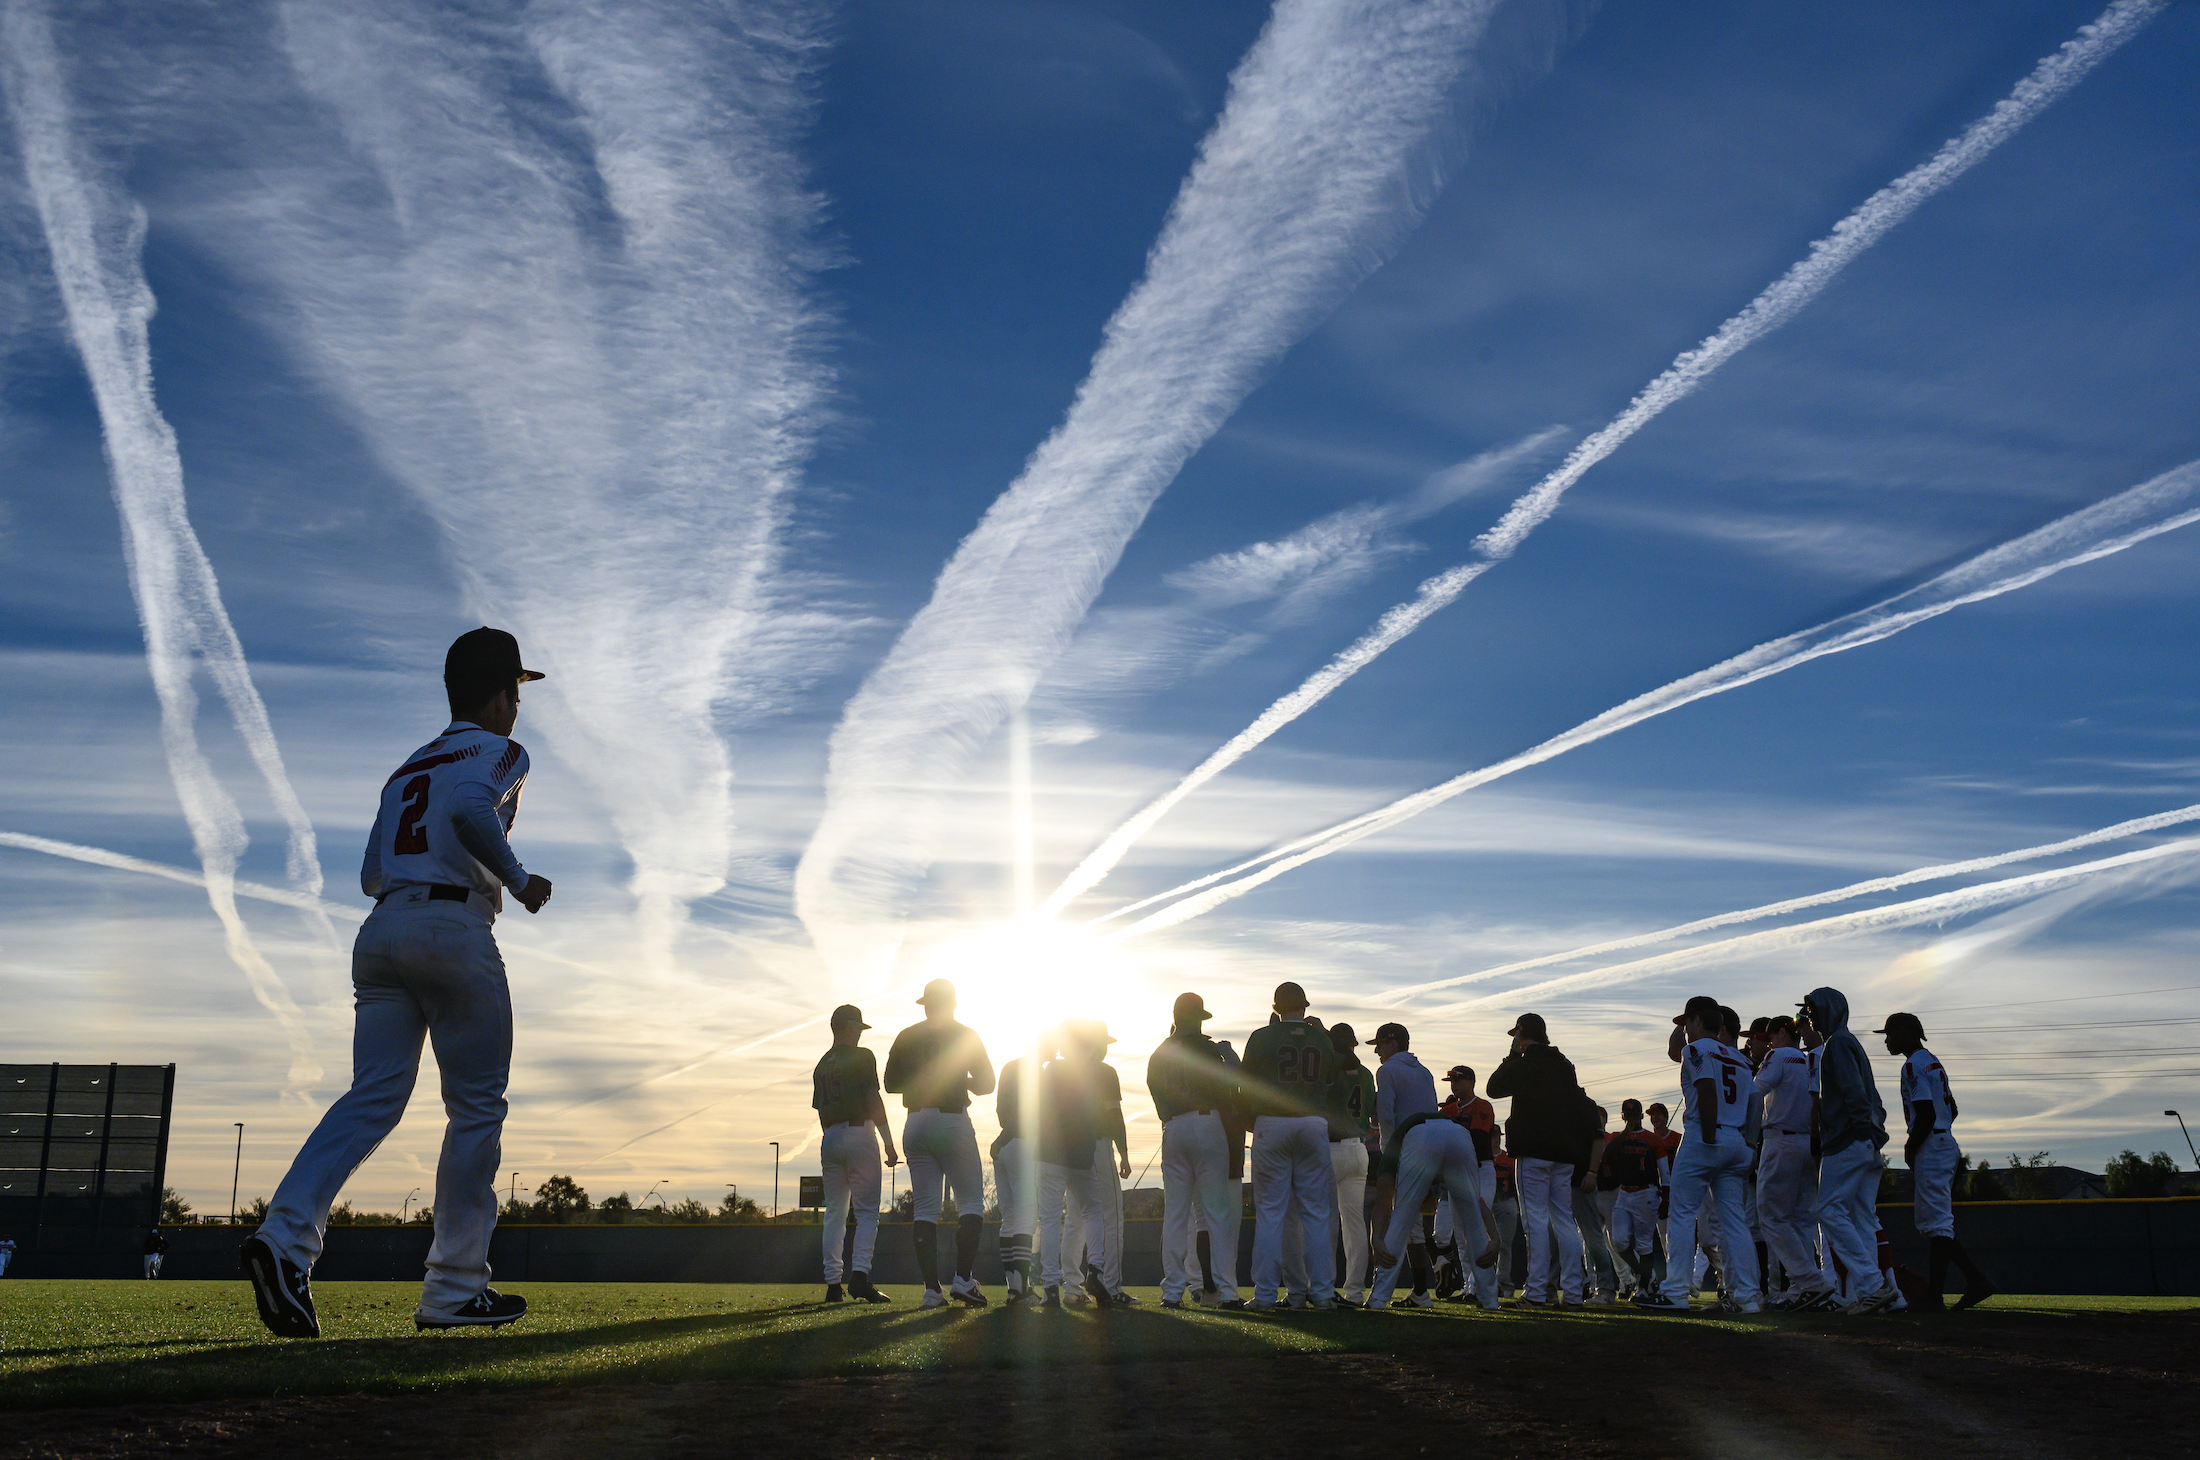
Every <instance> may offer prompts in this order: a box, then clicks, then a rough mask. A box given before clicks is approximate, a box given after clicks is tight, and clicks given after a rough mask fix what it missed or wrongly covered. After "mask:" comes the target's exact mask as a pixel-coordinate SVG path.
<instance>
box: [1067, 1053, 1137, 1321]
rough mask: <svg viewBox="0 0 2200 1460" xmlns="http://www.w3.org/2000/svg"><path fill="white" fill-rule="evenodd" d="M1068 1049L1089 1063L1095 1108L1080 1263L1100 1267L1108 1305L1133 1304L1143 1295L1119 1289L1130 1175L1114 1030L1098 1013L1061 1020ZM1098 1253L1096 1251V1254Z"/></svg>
mask: <svg viewBox="0 0 2200 1460" xmlns="http://www.w3.org/2000/svg"><path fill="white" fill-rule="evenodd" d="M1062 1030H1063V1037H1064V1039H1066V1040H1068V1041H1070V1042H1071V1045H1070V1048H1069V1053H1070V1054H1072V1055H1073V1056H1074V1057H1076V1058H1077V1059H1079V1060H1081V1061H1083V1062H1085V1063H1086V1064H1088V1065H1090V1066H1092V1067H1093V1068H1092V1070H1091V1072H1090V1075H1091V1080H1092V1099H1093V1109H1094V1111H1095V1113H1096V1115H1097V1117H1098V1120H1099V1138H1098V1139H1097V1140H1095V1141H1094V1142H1093V1150H1092V1189H1093V1194H1094V1196H1095V1197H1096V1199H1097V1200H1096V1202H1095V1205H1094V1207H1092V1208H1088V1209H1087V1211H1086V1214H1085V1243H1084V1246H1085V1256H1084V1261H1083V1262H1081V1263H1080V1266H1089V1267H1091V1268H1093V1269H1095V1270H1097V1272H1098V1273H1099V1277H1100V1285H1101V1286H1102V1287H1104V1288H1106V1289H1107V1291H1108V1305H1109V1306H1110V1307H1125V1308H1132V1307H1137V1306H1138V1304H1139V1302H1140V1301H1141V1300H1140V1299H1139V1298H1138V1297H1136V1296H1135V1295H1134V1294H1131V1293H1128V1292H1125V1291H1124V1290H1123V1183H1124V1182H1125V1181H1127V1180H1129V1179H1130V1174H1131V1147H1130V1133H1129V1131H1128V1129H1127V1127H1126V1126H1125V1125H1124V1122H1123V1081H1122V1078H1121V1077H1120V1076H1119V1075H1117V1074H1116V1072H1115V1068H1114V1066H1112V1065H1110V1064H1109V1063H1108V1062H1107V1053H1108V1046H1109V1045H1111V1044H1113V1043H1115V1036H1113V1035H1111V1034H1109V1033H1108V1026H1107V1024H1106V1023H1105V1022H1104V1021H1102V1020H1099V1019H1076V1020H1072V1021H1070V1022H1069V1023H1067V1024H1065V1025H1063V1026H1062ZM1095 1254H1097V1256H1096V1255H1095Z"/></svg>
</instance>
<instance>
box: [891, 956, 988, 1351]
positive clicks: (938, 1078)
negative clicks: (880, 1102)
mask: <svg viewBox="0 0 2200 1460" xmlns="http://www.w3.org/2000/svg"><path fill="white" fill-rule="evenodd" d="M917 1002H918V1003H919V1004H921V1005H923V1006H924V1019H923V1020H922V1022H920V1023H916V1024H912V1025H910V1026H909V1027H908V1028H907V1029H904V1030H902V1031H901V1033H899V1034H897V1035H895V1036H894V1045H893V1048H891V1049H889V1050H888V1051H887V1052H886V1078H885V1081H884V1083H885V1086H886V1090H887V1093H889V1094H893V1095H899V1096H900V1097H901V1103H902V1105H903V1106H904V1107H905V1108H907V1110H908V1111H909V1117H908V1119H907V1120H905V1121H904V1122H903V1123H902V1128H901V1148H902V1150H903V1151H905V1152H907V1153H908V1156H909V1191H910V1194H911V1195H912V1196H913V1197H915V1198H916V1202H915V1206H914V1208H913V1209H912V1211H911V1213H910V1224H909V1235H910V1239H911V1241H913V1242H914V1243H915V1245H916V1249H917V1271H918V1273H919V1274H920V1275H921V1276H922V1277H923V1278H924V1306H925V1307H927V1308H944V1307H946V1306H947V1299H946V1298H944V1297H942V1296H940V1237H939V1230H940V1229H939V1221H940V1210H941V1203H942V1197H943V1196H946V1197H949V1198H952V1200H953V1201H954V1203H955V1209H956V1212H957V1217H956V1221H955V1281H954V1284H953V1286H952V1287H951V1288H950V1292H951V1293H952V1294H953V1295H954V1299H955V1301H956V1302H958V1303H961V1304H963V1305H964V1306H965V1307H970V1308H983V1307H984V1306H985V1291H984V1290H983V1289H982V1288H980V1287H979V1286H978V1280H977V1279H976V1278H975V1277H973V1276H971V1269H972V1268H974V1267H975V1266H976V1265H977V1261H978V1238H979V1237H980V1236H981V1235H983V1234H984V1232H985V1168H984V1167H983V1166H982V1165H981V1164H980V1163H979V1161H978V1135H977V1132H976V1131H975V1130H973V1129H972V1128H971V1124H970V1097H971V1096H973V1095H990V1094H992V1093H993V1061H992V1059H991V1058H990V1057H988V1056H987V1054H986V1052H985V1041H984V1040H982V1039H980V1038H979V1037H978V1033H977V1031H976V1030H974V1029H971V1028H969V1027H967V1026H965V1025H962V1024H958V1023H956V1022H955V985H954V984H952V983H950V982H948V981H947V980H946V979H944V978H935V979H933V980H932V981H931V982H930V983H928V984H926V985H925V986H924V996H923V997H922V998H920V999H918V1000H917Z"/></svg>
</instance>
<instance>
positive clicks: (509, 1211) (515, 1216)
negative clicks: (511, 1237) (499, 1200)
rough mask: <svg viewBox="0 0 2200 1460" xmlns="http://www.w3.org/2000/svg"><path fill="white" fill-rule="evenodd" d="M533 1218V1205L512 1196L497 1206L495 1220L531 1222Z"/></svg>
mask: <svg viewBox="0 0 2200 1460" xmlns="http://www.w3.org/2000/svg"><path fill="white" fill-rule="evenodd" d="M534 1219H535V1209H534V1207H533V1206H531V1205H529V1204H528V1203H526V1202H523V1201H521V1200H520V1199H519V1198H518V1197H512V1198H511V1199H509V1200H507V1201H506V1202H505V1203H504V1205H503V1206H500V1207H498V1208H497V1220H498V1221H500V1222H531V1221H533V1220H534Z"/></svg>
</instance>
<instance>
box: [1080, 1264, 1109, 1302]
mask: <svg viewBox="0 0 2200 1460" xmlns="http://www.w3.org/2000/svg"><path fill="white" fill-rule="evenodd" d="M1085 1296H1086V1297H1088V1298H1090V1299H1092V1306H1093V1307H1095V1308H1105V1307H1107V1306H1108V1285H1107V1284H1106V1283H1104V1282H1102V1281H1100V1270H1099V1269H1098V1268H1096V1267H1092V1266H1090V1265H1089V1264H1088V1265H1087V1266H1086V1268H1085Z"/></svg>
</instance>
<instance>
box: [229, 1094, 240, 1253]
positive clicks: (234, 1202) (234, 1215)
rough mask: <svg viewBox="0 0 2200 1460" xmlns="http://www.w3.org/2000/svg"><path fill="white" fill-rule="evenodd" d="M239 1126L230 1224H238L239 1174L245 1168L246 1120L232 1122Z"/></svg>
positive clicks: (231, 1178) (232, 1168)
mask: <svg viewBox="0 0 2200 1460" xmlns="http://www.w3.org/2000/svg"><path fill="white" fill-rule="evenodd" d="M230 1124H231V1125H234V1126H235V1127H236V1128H237V1159H236V1160H235V1161H234V1162H232V1163H231V1164H230V1167H229V1225H230V1226H232V1227H234V1226H236V1225H237V1175H238V1173H239V1172H241V1171H243V1170H244V1122H243V1121H241V1120H234V1121H231V1122H230Z"/></svg>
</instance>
